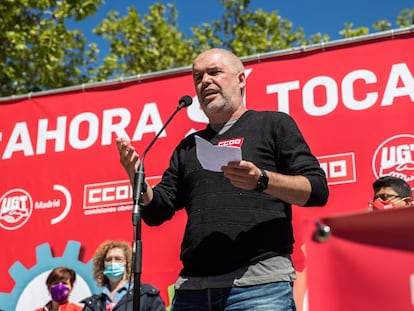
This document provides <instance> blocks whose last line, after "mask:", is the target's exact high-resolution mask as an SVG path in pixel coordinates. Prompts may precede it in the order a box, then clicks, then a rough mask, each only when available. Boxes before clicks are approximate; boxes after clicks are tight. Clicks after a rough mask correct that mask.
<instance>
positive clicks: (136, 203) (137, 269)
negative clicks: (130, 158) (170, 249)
mask: <svg viewBox="0 0 414 311" xmlns="http://www.w3.org/2000/svg"><path fill="white" fill-rule="evenodd" d="M192 103H193V99H192V98H191V97H190V96H188V95H184V96H183V97H181V98H180V100H179V101H178V107H177V109H176V110H175V111H174V112H173V114H172V115H171V116H170V117H169V118H168V120H167V121H166V122H165V124H164V125H163V127H162V128H161V129H160V130H159V131H158V133H157V135H155V137H154V138H153V139H152V140H151V142H150V144H149V145H148V147H147V148H146V149H145V150H144V152H143V153H142V156H141V162H140V163H139V165H138V169H137V171H136V172H135V176H134V185H133V190H132V196H133V207H132V224H133V226H134V228H135V240H134V244H133V248H132V255H133V257H132V258H133V260H132V269H131V272H133V274H134V292H133V301H132V307H133V310H139V308H140V287H141V266H142V241H141V212H140V206H142V205H143V200H142V197H141V194H142V193H144V192H146V184H145V173H144V158H145V156H146V155H147V153H148V151H149V150H150V149H151V147H152V145H153V144H154V143H155V141H156V140H157V139H158V137H159V136H160V135H161V133H162V132H163V131H164V129H165V128H166V127H167V125H168V124H169V123H170V121H171V120H172V118H173V117H174V116H175V115H176V113H177V112H178V111H180V110H181V109H182V108H184V107H188V106H190V105H191V104H192Z"/></svg>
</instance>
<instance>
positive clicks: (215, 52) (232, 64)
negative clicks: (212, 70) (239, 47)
mask: <svg viewBox="0 0 414 311" xmlns="http://www.w3.org/2000/svg"><path fill="white" fill-rule="evenodd" d="M206 59H208V60H210V61H211V62H213V61H216V60H221V62H222V63H223V64H225V65H226V66H229V68H232V70H233V71H234V72H240V71H244V66H243V63H242V62H241V60H240V59H239V58H238V57H237V56H236V55H234V54H233V53H232V52H231V51H228V50H225V49H220V48H213V49H210V50H207V51H204V52H202V53H200V54H199V55H198V56H197V57H196V58H195V59H194V62H193V70H194V65H196V64H197V63H198V62H203V61H205V60H206Z"/></svg>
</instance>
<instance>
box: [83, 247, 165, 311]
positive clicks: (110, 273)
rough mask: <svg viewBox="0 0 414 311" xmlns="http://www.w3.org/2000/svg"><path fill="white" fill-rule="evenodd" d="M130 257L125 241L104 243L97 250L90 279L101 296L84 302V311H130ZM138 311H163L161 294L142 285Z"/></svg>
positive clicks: (131, 295) (150, 286)
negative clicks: (97, 286) (100, 290)
mask: <svg viewBox="0 0 414 311" xmlns="http://www.w3.org/2000/svg"><path fill="white" fill-rule="evenodd" d="M131 254H132V251H131V247H130V246H129V244H128V243H127V242H124V241H105V242H103V243H102V244H101V245H100V246H99V247H98V249H97V250H96V252H95V256H94V259H93V276H94V278H95V280H96V282H97V284H98V285H99V286H101V287H102V293H100V294H94V295H92V296H90V297H87V298H85V299H83V300H82V301H81V302H82V303H84V304H85V306H84V308H83V310H84V311H117V310H119V311H124V310H125V311H132V310H133V283H132V282H130V281H129V276H130V274H131V262H132V256H131ZM131 279H132V278H131ZM125 305H126V306H125ZM140 311H165V304H164V301H163V300H162V298H161V296H160V291H159V290H158V289H157V288H155V287H153V286H152V285H150V284H146V283H143V284H141V289H140Z"/></svg>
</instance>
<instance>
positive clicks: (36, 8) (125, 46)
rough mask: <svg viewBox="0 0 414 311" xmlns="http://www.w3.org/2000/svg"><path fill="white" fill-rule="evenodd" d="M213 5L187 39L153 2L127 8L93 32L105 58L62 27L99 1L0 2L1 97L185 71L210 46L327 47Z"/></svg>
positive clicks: (271, 17) (413, 12)
mask: <svg viewBox="0 0 414 311" xmlns="http://www.w3.org/2000/svg"><path fill="white" fill-rule="evenodd" d="M218 1H220V3H221V4H222V6H223V8H224V14H223V15H222V16H221V18H220V19H217V20H213V21H209V22H205V23H201V24H199V25H194V27H192V29H191V34H190V35H185V34H184V33H183V32H182V31H180V30H179V25H178V12H177V10H176V7H175V5H174V4H172V3H171V4H168V5H163V4H160V3H155V4H154V5H152V6H150V8H149V12H148V14H145V15H142V16H141V15H140V13H139V12H138V11H137V10H136V8H135V7H134V6H131V7H129V9H128V13H127V14H126V15H125V16H120V14H119V12H117V11H112V12H110V13H109V14H108V15H107V16H106V18H105V19H104V20H103V21H102V22H101V23H100V24H99V25H98V26H97V27H96V28H95V29H94V32H95V34H96V35H97V36H100V37H102V38H103V39H105V40H107V41H108V42H109V52H108V53H107V54H106V55H99V50H98V46H97V44H96V43H94V42H89V43H88V42H87V40H86V38H85V35H84V34H83V32H82V31H80V30H77V29H75V30H70V29H69V28H68V25H69V24H74V25H76V23H77V22H78V21H82V20H85V19H86V18H88V17H91V16H93V15H95V13H96V11H97V9H98V8H99V7H100V6H101V5H102V0H2V1H1V2H0V19H1V23H0V40H1V41H0V42H1V47H2V49H1V50H0V70H1V71H0V72H1V75H0V96H9V95H17V94H23V93H29V92H36V91H40V90H46V89H52V88H59V87H65V86H71V85H78V84H81V83H85V82H95V81H102V80H107V79H113V78H118V77H121V76H130V75H138V74H144V73H149V72H154V71H161V70H169V69H173V68H177V67H182V66H187V65H190V64H191V62H192V60H193V59H194V57H195V55H197V54H198V53H199V52H200V51H203V50H205V49H208V48H211V47H223V48H227V49H230V50H232V51H234V52H235V53H236V54H237V55H239V56H247V55H253V54H257V53H266V52H270V51H275V50H283V49H288V48H292V47H297V46H302V45H309V44H313V43H319V42H322V41H324V42H326V41H329V36H328V35H326V34H321V33H316V34H312V35H310V36H309V37H306V35H305V32H304V30H303V29H302V28H301V27H299V28H297V29H295V28H294V27H293V24H292V22H291V21H289V20H288V19H287V18H284V17H282V16H280V15H279V13H278V11H273V12H265V11H263V10H261V9H258V10H256V11H252V10H251V9H250V8H249V5H250V0H218ZM395 23H396V24H397V25H399V26H400V27H407V26H410V25H413V24H414V9H406V10H404V11H403V12H402V13H401V14H400V15H399V16H398V17H397V18H396V21H395ZM372 27H373V29H375V30H376V31H385V30H389V29H391V28H392V24H391V23H390V22H388V21H385V20H381V21H378V22H377V23H374V25H372ZM369 31H370V28H368V27H358V28H354V25H353V24H352V23H345V29H344V30H342V32H341V35H342V37H343V38H349V37H354V36H360V35H365V34H368V33H369Z"/></svg>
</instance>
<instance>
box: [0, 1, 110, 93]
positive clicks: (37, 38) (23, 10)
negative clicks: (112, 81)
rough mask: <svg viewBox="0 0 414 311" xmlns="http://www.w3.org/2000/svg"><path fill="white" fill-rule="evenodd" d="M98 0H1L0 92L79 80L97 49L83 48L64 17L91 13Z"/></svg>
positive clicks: (84, 76) (81, 39) (83, 78)
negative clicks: (68, 27) (67, 25)
mask: <svg viewBox="0 0 414 311" xmlns="http://www.w3.org/2000/svg"><path fill="white" fill-rule="evenodd" d="M101 2H102V0H86V1H84V0H72V1H56V0H2V1H1V2H0V17H1V23H0V42H1V49H0V72H1V78H0V96H7V95H13V94H22V93H29V92H36V91H40V90H44V89H51V88H57V87H64V86H69V85H74V84H80V83H83V82H85V81H87V79H88V75H89V74H88V69H91V68H88V67H87V65H88V64H90V63H93V62H94V61H95V57H96V48H95V46H94V45H91V47H90V49H89V50H87V49H86V38H85V37H84V35H83V33H82V32H81V31H79V30H73V31H69V30H68V29H67V28H66V26H65V22H66V21H67V20H68V19H73V20H75V21H79V20H83V19H85V18H86V17H88V16H92V15H94V14H95V12H96V9H97V7H98V6H99V5H101Z"/></svg>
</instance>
